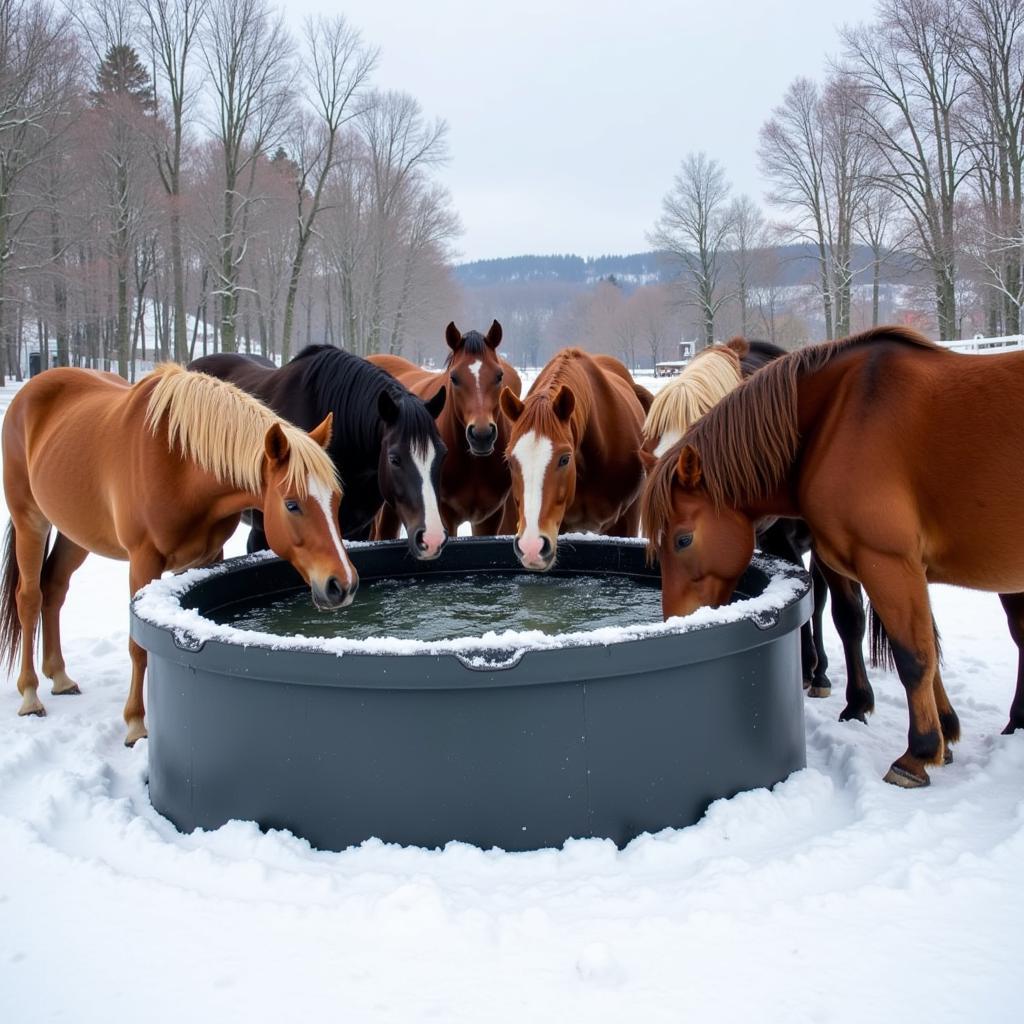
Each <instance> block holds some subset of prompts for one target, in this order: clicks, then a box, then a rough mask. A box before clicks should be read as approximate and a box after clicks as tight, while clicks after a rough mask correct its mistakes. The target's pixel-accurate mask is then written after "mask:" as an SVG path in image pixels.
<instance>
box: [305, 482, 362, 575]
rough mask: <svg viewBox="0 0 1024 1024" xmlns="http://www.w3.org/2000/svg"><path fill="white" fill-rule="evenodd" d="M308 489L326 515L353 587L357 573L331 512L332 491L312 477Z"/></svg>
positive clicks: (339, 557) (328, 528)
mask: <svg viewBox="0 0 1024 1024" xmlns="http://www.w3.org/2000/svg"><path fill="white" fill-rule="evenodd" d="M306 488H307V490H308V491H309V494H310V497H311V498H313V500H314V501H315V502H316V503H317V504H318V505H319V506H320V510H321V511H322V512H323V514H324V519H326V520H327V530H328V532H329V533H330V535H331V540H333V541H334V546H335V548H337V550H338V560H339V561H340V562H341V564H342V565H343V566H344V567H345V582H346V583H347V584H348V586H350V587H351V586H352V581H353V580H354V579H355V571H354V569H353V568H352V563H351V562H350V561H349V560H348V553H347V552H346V551H345V546H344V545H343V544H342V543H341V533H340V532H339V530H338V519H337V517H336V516H335V515H334V514H333V513H332V512H331V495H332V493H333V492H332V491H331V489H330V488H329V487H327V486H326V485H325V484H322V483H321V482H320V481H319V480H315V479H314V478H313V477H310V478H309V479H308V480H307V481H306Z"/></svg>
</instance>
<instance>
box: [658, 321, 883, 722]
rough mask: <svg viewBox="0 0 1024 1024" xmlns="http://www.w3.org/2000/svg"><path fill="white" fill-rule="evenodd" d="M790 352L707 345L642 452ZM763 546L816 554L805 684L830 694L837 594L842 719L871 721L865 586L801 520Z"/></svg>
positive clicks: (661, 445)
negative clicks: (829, 643) (828, 624)
mask: <svg viewBox="0 0 1024 1024" xmlns="http://www.w3.org/2000/svg"><path fill="white" fill-rule="evenodd" d="M785 354H786V350H785V349H783V348H780V347H779V346H778V345H773V344H772V343H771V342H768V341H757V340H750V341H748V340H747V339H745V338H733V339H732V340H731V341H728V342H726V343H725V344H724V345H712V346H710V347H709V348H706V349H704V350H703V351H702V352H700V353H699V354H698V355H697V356H696V357H695V358H694V359H693V360H692V361H691V362H690V363H689V364H688V365H687V366H686V367H685V368H684V369H683V371H682V373H680V374H679V375H678V376H677V377H674V378H672V380H671V381H670V382H669V383H668V384H666V385H665V387H663V388H662V389H661V391H659V392H658V393H657V394H656V395H655V396H654V401H653V402H652V403H651V408H650V411H649V412H648V413H647V418H646V419H645V420H644V451H645V452H649V453H650V454H651V455H653V456H661V455H663V454H664V453H665V452H666V451H668V450H669V449H670V448H671V447H672V446H673V445H674V444H675V443H676V442H678V441H679V440H680V439H681V438H682V436H683V435H684V434H685V433H686V431H687V430H689V429H690V427H692V426H693V424H694V423H696V422H697V420H699V419H700V418H701V416H704V415H705V414H706V413H708V412H710V411H711V409H713V408H714V407H715V406H716V405H717V404H718V403H719V402H720V401H721V400H722V399H723V398H724V397H725V396H726V395H727V394H728V393H729V392H730V391H732V390H733V389H734V388H737V387H739V385H740V384H741V383H742V381H744V380H745V379H746V378H747V377H749V376H750V375H751V374H752V373H756V372H757V371H758V370H760V369H761V368H762V367H764V366H767V365H768V364H769V363H770V362H773V361H774V360H776V359H778V358H779V357H780V356H784V355H785ZM644 461H645V462H646V463H647V465H648V467H650V466H652V465H653V464H654V461H655V460H654V459H652V458H649V457H647V458H645V460H644ZM757 544H758V547H760V548H761V550H762V551H765V552H766V553H768V554H770V555H777V556H778V557H779V558H785V559H787V560H788V561H790V562H793V563H795V564H796V565H799V566H801V568H802V567H803V559H804V555H805V554H807V553H808V552H810V553H811V565H810V569H811V577H812V579H813V581H814V605H813V611H812V613H811V619H810V621H809V622H805V623H804V625H803V626H802V627H801V629H800V639H801V646H802V651H801V661H802V663H803V675H804V689H805V690H806V691H807V695H808V696H809V697H828V696H831V693H832V682H831V680H830V679H829V677H828V655H827V654H826V652H825V642H824V636H823V630H822V619H823V617H824V613H825V602H826V600H827V598H828V596H829V595H831V597H832V621H833V622H834V623H835V627H836V630H837V632H838V633H839V638H840V640H841V641H842V644H843V653H844V656H845V660H846V706H845V707H844V708H843V710H842V711H841V712H840V715H839V720H840V721H847V720H849V719H853V718H856V719H858V720H859V721H861V722H866V721H867V715H869V714H870V713H871V712H872V711H873V710H874V707H875V695H874V692H873V691H872V689H871V683H870V682H869V681H868V674H867V669H866V668H865V666H864V651H863V647H864V632H865V625H866V619H865V615H864V601H863V598H862V596H861V589H860V585H859V584H858V583H856V582H854V581H853V580H848V579H846V578H845V577H843V576H841V575H840V574H839V573H836V572H834V571H833V570H832V569H830V568H829V567H828V566H827V565H825V564H824V563H822V561H821V560H820V559H819V558H817V557H816V556H815V554H814V550H813V547H812V545H811V535H810V532H809V531H808V530H807V527H806V526H805V525H804V523H803V522H802V521H801V520H799V519H776V520H774V521H768V522H767V523H765V524H760V525H759V528H758V531H757Z"/></svg>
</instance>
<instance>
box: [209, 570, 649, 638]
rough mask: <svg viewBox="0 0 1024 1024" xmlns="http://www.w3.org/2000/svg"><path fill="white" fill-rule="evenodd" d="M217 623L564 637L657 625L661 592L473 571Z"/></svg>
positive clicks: (237, 611) (238, 613)
mask: <svg viewBox="0 0 1024 1024" xmlns="http://www.w3.org/2000/svg"><path fill="white" fill-rule="evenodd" d="M211 617H212V618H214V619H215V620H216V621H217V622H221V623H225V624H228V625H232V626H237V627H239V628H240V629H252V630H257V631H259V632H263V633H276V634H278V635H279V636H284V635H288V634H294V633H300V634H302V635H303V636H309V637H333V636H341V637H346V638H347V639H350V640H365V639H367V638H368V637H372V636H395V637H401V638H403V639H409V640H413V639H414V640H443V639H445V638H451V637H467V636H480V635H481V634H482V633H486V632H487V631H488V630H495V631H497V632H500V631H502V630H505V629H516V630H527V629H537V630H541V631H543V632H544V633H567V632H573V631H576V630H587V629H598V628H599V627H601V626H628V625H633V624H635V623H638V622H660V621H661V590H660V587H659V585H658V580H657V579H652V580H650V581H649V582H646V581H642V580H637V579H631V578H629V577H625V576H579V575H576V576H561V577H560V576H550V575H544V576H542V575H538V574H533V573H515V574H502V573H474V574H472V575H446V574H441V573H438V574H436V575H433V576H427V577H416V578H406V579H380V580H375V581H373V582H367V583H363V584H361V585H360V587H359V593H358V594H356V598H355V601H354V602H353V603H352V604H351V605H350V606H349V607H348V608H344V609H342V610H340V611H333V612H321V611H318V610H317V609H316V608H315V607H314V605H313V603H312V601H311V600H310V597H309V591H308V590H302V591H299V592H296V593H295V594H293V595H290V596H288V597H285V598H282V599H280V600H275V601H273V602H271V603H269V604H260V605H256V606H248V607H244V608H240V607H239V606H237V605H236V606H232V607H231V608H227V609H225V610H224V614H221V615H218V614H217V613H216V612H214V613H213V614H212V615H211Z"/></svg>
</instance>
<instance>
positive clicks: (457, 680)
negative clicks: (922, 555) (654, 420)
mask: <svg viewBox="0 0 1024 1024" xmlns="http://www.w3.org/2000/svg"><path fill="white" fill-rule="evenodd" d="M351 554H352V559H353V561H354V563H355V564H356V567H357V568H358V570H359V573H360V576H361V578H362V579H363V580H364V581H367V580H369V579H372V578H374V577H401V576H406V575H408V576H413V575H415V576H430V575H432V574H435V573H446V574H447V573H474V572H480V571H487V572H488V573H493V572H509V573H513V572H521V571H522V570H521V569H520V567H519V565H518V563H517V562H516V560H515V557H514V554H513V551H512V545H511V543H510V541H509V539H507V538H505V539H500V540H499V539H473V540H459V541H456V542H453V543H452V544H450V545H449V546H448V548H447V549H446V551H445V553H444V555H443V556H442V558H441V559H440V560H439V561H437V562H432V563H423V562H416V561H414V560H413V559H412V558H410V556H409V554H408V548H407V546H406V545H405V543H404V542H392V543H384V544H373V545H366V546H363V547H359V546H353V548H352V550H351ZM556 571H557V572H559V573H564V574H577V573H587V574H598V575H600V574H605V573H624V574H628V575H633V576H652V575H654V576H656V573H657V570H656V569H654V570H652V569H650V568H648V567H647V566H646V565H645V561H644V551H643V548H642V546H640V545H639V544H636V543H631V542H629V541H608V540H578V541H573V542H571V543H569V542H561V543H560V544H559V563H558V567H557V570H556ZM194 578H195V577H186V579H187V580H191V579H194ZM772 579H775V580H776V581H781V585H779V583H778V582H777V583H776V586H775V588H774V590H773V593H781V595H782V596H781V597H780V598H779V599H778V600H777V601H776V605H777V607H776V608H774V609H773V610H768V611H767V612H766V611H763V610H762V611H760V612H759V613H758V614H757V615H755V616H753V617H746V618H742V619H740V620H738V621H731V622H718V623H716V624H711V625H705V626H702V627H700V628H687V627H686V626H683V627H682V628H678V629H676V628H673V627H672V625H671V624H657V625H650V626H647V627H641V629H640V631H639V632H641V633H643V632H644V631H646V633H647V635H643V636H641V637H639V638H636V639H627V640H623V641H622V642H616V643H610V644H600V643H591V644H587V643H586V642H583V643H582V644H580V643H579V641H578V640H577V643H576V645H574V646H569V647H563V648H559V649H551V650H525V651H522V650H519V649H517V648H516V647H515V645H512V646H511V647H505V648H501V647H496V648H495V649H493V650H489V651H485V652H480V651H477V652H475V653H474V655H473V658H475V659H476V664H474V663H472V662H473V659H472V658H469V657H467V655H466V654H453V653H417V654H367V653H345V654H343V655H341V656H339V655H338V654H337V653H327V652H324V651H323V650H315V649H299V650H296V649H288V650H282V649H274V648H272V647H270V646H263V645H261V644H255V645H248V646H242V645H239V644H236V643H228V642H224V641H222V640H217V639H207V640H205V641H203V640H201V639H199V638H197V636H196V635H192V634H190V633H189V632H188V630H187V629H183V628H182V626H181V624H180V623H178V624H177V625H167V624H165V625H161V624H160V623H161V622H164V623H171V622H173V621H174V620H173V617H168V615H167V613H166V609H167V607H168V600H167V597H166V595H167V594H168V593H171V592H172V591H174V590H175V589H177V590H178V591H180V593H179V596H178V600H179V601H180V604H181V606H182V607H183V608H185V609H195V610H196V611H198V612H199V613H200V614H206V613H209V612H211V611H213V610H215V609H218V608H223V607H224V606H226V605H230V604H236V603H238V602H239V601H240V600H243V599H244V600H246V601H247V602H251V599H252V596H253V595H257V594H258V595H265V596H267V597H268V598H269V597H271V596H275V597H276V596H280V595H281V594H282V593H285V592H288V591H294V590H295V589H296V588H297V587H299V586H301V580H300V579H299V577H298V576H297V574H296V573H295V572H294V570H292V568H291V567H290V566H289V565H288V564H287V563H284V562H281V561H280V560H277V559H267V558H245V559H235V560H233V561H232V562H227V563H224V564H223V565H222V566H218V567H216V568H215V569H213V570H210V571H209V572H207V573H204V574H200V576H199V578H198V579H197V580H196V582H189V583H188V584H187V585H186V584H184V583H182V582H180V581H176V580H175V579H171V580H165V581H161V582H158V583H156V584H153V585H152V587H153V588H155V591H153V592H151V591H150V589H149V588H147V591H145V592H144V593H143V597H142V598H137V599H136V600H135V602H133V606H132V627H131V628H132V636H133V637H134V638H135V639H136V640H137V641H138V642H139V643H140V644H142V646H143V647H145V648H146V649H147V650H148V651H149V698H148V726H149V789H150V796H151V798H152V801H153V805H154V807H156V809H157V810H158V811H159V812H160V813H162V814H164V815H166V816H167V817H168V818H170V820H171V821H172V822H174V824H175V825H176V826H178V828H180V829H183V830H186V831H190V830H192V829H194V828H197V827H202V828H216V827H218V826H219V825H222V824H223V823H224V822H226V821H228V820H230V819H232V818H241V819H247V820H254V821H256V822H258V823H259V825H260V826H261V827H263V828H282V829H289V830H291V831H292V832H294V833H295V834H297V835H300V836H304V837H305V838H307V839H308V840H309V841H310V842H311V843H312V844H313V845H314V846H316V847H319V848H321V849H329V850H339V849H343V848H345V847H347V846H350V845H354V844H357V843H359V842H361V841H362V840H365V839H368V838H370V837H378V838H380V839H383V840H385V841H388V842H396V843H403V844H411V845H418V846H427V847H433V846H441V845H444V844H445V843H446V842H448V841H449V840H462V841H464V842H468V843H473V844H476V845H477V846H481V847H491V846H498V847H502V848H504V849H506V850H529V849H537V848H541V847H548V846H559V845H561V844H562V843H563V842H564V841H565V840H566V839H569V838H571V837H587V836H601V837H607V838H610V839H612V840H614V842H615V843H616V844H618V845H620V846H622V845H624V844H625V843H627V842H628V841H629V840H630V839H632V838H633V837H635V836H637V835H639V834H640V833H642V832H649V831H657V830H659V829H662V828H666V827H670V826H671V827H680V826H684V825H689V824H691V823H693V822H695V821H697V820H698V819H699V818H700V817H701V815H702V814H703V813H704V811H705V809H706V808H707V806H708V804H709V803H711V801H713V800H715V799H717V798H719V797H727V796H731V795H733V794H735V793H737V792H740V791H741V790H745V789H751V788H755V787H759V786H770V785H772V784H774V783H776V782H778V781H780V780H782V779H784V778H785V777H786V776H787V775H789V774H790V773H791V772H793V771H795V770H796V769H798V768H802V767H803V766H804V764H805V758H806V749H805V744H804V721H803V694H802V689H801V670H800V644H799V627H800V625H801V624H802V623H803V622H804V621H805V620H806V619H807V617H808V614H809V606H810V597H809V594H808V590H809V581H808V579H807V577H806V575H805V574H803V573H802V572H800V571H799V570H797V569H794V568H793V567H792V566H790V565H788V564H786V563H783V562H779V561H776V560H773V559H768V558H764V557H761V556H760V555H759V556H757V557H756V558H755V560H754V562H753V563H752V564H751V566H750V568H749V570H748V572H747V574H746V575H745V576H744V578H743V581H742V583H741V586H740V590H741V591H742V594H743V595H746V596H749V597H756V596H758V595H760V594H762V592H764V590H765V589H766V587H767V586H768V584H769V582H770V581H771V580H772ZM179 580H180V578H179ZM161 588H162V590H161ZM357 600H358V597H357ZM337 614H338V616H339V623H343V621H344V614H345V613H344V612H343V611H342V612H339V613H337ZM677 621H678V622H680V623H684V622H686V620H677ZM199 632H200V633H201V630H200V631H199ZM578 636H579V635H578V634H577V638H578ZM481 657H482V658H483V659H484V660H486V661H487V662H488V663H489V664H487V665H486V666H485V667H479V661H480V659H481ZM499 666H500V667H499Z"/></svg>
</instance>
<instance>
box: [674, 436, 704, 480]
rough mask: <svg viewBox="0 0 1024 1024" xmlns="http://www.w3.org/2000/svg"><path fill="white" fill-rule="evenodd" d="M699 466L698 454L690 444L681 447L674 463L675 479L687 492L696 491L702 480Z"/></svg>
mask: <svg viewBox="0 0 1024 1024" xmlns="http://www.w3.org/2000/svg"><path fill="white" fill-rule="evenodd" d="M703 475H704V474H703V471H702V470H701V464H700V453H699V452H698V451H697V449H696V448H694V447H693V445H692V444H687V445H684V446H683V450H682V451H681V452H680V453H679V460H678V462H676V477H677V479H678V480H679V483H680V484H682V486H683V487H685V488H686V489H687V490H688V491H692V490H696V488H697V487H698V486H699V485H700V482H701V479H702V478H703Z"/></svg>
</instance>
